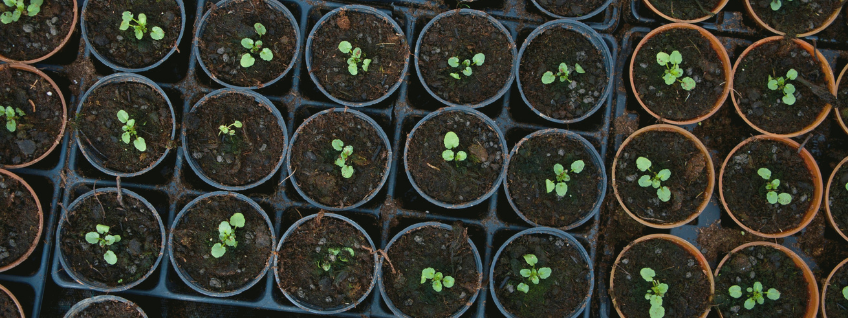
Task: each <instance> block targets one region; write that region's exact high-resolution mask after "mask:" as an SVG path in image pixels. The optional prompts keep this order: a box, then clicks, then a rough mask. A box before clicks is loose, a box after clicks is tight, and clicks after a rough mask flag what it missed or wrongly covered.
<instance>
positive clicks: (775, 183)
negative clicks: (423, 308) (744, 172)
mask: <svg viewBox="0 0 848 318" xmlns="http://www.w3.org/2000/svg"><path fill="white" fill-rule="evenodd" d="M757 174H758V175H760V177H762V178H763V179H766V181H768V183H766V191H768V193H766V200H768V203H771V204H775V203H780V204H781V205H787V204H789V203H791V202H792V195H790V194H789V193H786V192H783V193H781V194H777V187H779V186H780V180H778V179H774V180H771V170H769V169H766V168H760V169H759V170H757ZM769 180H771V181H769Z"/></svg>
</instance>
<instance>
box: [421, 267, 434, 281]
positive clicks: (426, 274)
mask: <svg viewBox="0 0 848 318" xmlns="http://www.w3.org/2000/svg"><path fill="white" fill-rule="evenodd" d="M435 275H436V270H435V269H433V268H432V267H427V268H425V269H424V270H422V271H421V283H422V284H423V283H425V282H427V280H428V279H432V278H433V277H434V276H435Z"/></svg>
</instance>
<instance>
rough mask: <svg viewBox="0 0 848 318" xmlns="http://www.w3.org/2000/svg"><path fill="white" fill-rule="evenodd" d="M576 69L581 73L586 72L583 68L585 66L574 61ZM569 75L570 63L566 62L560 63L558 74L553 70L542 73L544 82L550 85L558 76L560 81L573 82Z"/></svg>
mask: <svg viewBox="0 0 848 318" xmlns="http://www.w3.org/2000/svg"><path fill="white" fill-rule="evenodd" d="M574 71H575V72H577V73H580V74H583V73H586V71H584V70H583V67H581V66H580V64H577V63H574ZM569 75H571V70H569V69H568V65H566V64H565V63H559V69H558V71H557V73H556V75H554V73H553V72H551V71H547V72H545V74H542V84H545V85H548V84H550V83H553V82H554V81H555V80H556V78H557V77H559V81H560V82H565V81H568V82H569V83H571V79H570V78H568V76H569Z"/></svg>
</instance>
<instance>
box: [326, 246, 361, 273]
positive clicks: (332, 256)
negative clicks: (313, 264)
mask: <svg viewBox="0 0 848 318" xmlns="http://www.w3.org/2000/svg"><path fill="white" fill-rule="evenodd" d="M347 254H350V257H353V256H355V255H356V253H355V252H354V251H353V249H352V248H350V247H342V248H338V247H331V248H328V249H327V254H326V255H324V260H323V261H319V262H318V267H321V269H323V270H324V271H325V272H329V271H330V269H333V268H340V267H342V266H343V265H344V263H347V262H349V261H350V259H349V258H348V256H347Z"/></svg>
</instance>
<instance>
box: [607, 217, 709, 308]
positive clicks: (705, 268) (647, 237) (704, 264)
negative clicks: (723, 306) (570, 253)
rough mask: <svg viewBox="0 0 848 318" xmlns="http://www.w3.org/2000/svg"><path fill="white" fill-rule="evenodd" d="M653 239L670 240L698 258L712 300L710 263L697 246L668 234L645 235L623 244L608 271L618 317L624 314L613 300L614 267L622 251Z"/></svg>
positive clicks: (613, 303) (619, 260) (619, 259)
mask: <svg viewBox="0 0 848 318" xmlns="http://www.w3.org/2000/svg"><path fill="white" fill-rule="evenodd" d="M654 239H656V240H666V241H671V242H672V243H674V244H677V245H679V246H680V247H682V248H684V249H685V250H686V251H688V252H689V254H691V255H692V256H695V258H696V259H698V265H700V266H701V270H702V271H703V272H704V274H705V275H707V279H709V280H710V301H712V295H714V294H715V280H714V279H713V274H712V271H711V270H710V263H709V262H707V259H706V258H705V257H704V254H701V251H699V250H698V248H696V247H695V246H694V245H692V243H689V242H688V241H686V240H684V239H681V238H679V237H677V236H674V235H670V234H651V235H645V236H643V237H640V238H638V239H636V240H635V241H633V242H630V244H627V246H625V247H624V249H622V250H621V253H618V256H617V257H616V258H615V263H614V264H613V266H612V270H611V271H610V272H611V274H610V281H609V283H610V288H609V290H610V292H609V294H610V296H611V298H612V305H613V307H615V311H616V312H617V313H618V315H619V316H620V317H626V316H625V315H624V314H623V313H622V312H621V309H620V308H619V307H618V302H616V301H615V296H613V295H615V293H613V290H615V289H614V288H615V286H614V282H615V269H616V267H618V264H619V262H621V256H622V255H624V253H625V252H627V250H629V249H630V248H632V247H633V246H634V245H636V244H639V243H641V242H644V241H648V240H654ZM711 308H712V306H708V307H707V309H706V310H705V311H704V313H703V314H701V315H700V316H699V317H700V318H706V317H707V315H708V314H709V313H710V309H711Z"/></svg>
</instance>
